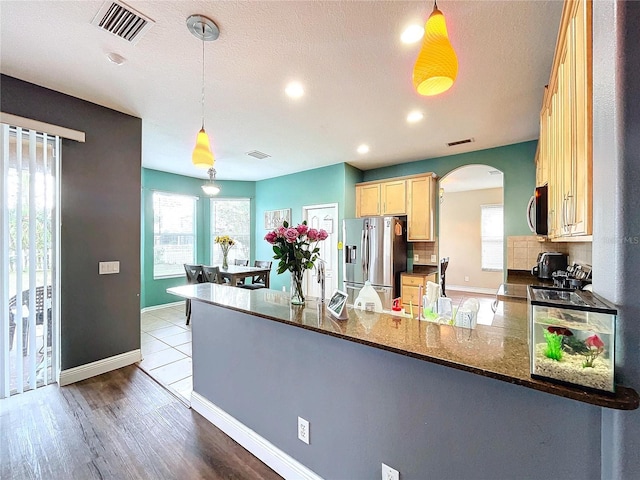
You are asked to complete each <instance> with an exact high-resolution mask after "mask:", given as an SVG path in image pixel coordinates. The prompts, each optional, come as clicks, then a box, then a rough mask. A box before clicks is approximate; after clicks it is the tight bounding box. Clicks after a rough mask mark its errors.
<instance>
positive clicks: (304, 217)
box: [302, 202, 340, 295]
mask: <svg viewBox="0 0 640 480" xmlns="http://www.w3.org/2000/svg"><path fill="white" fill-rule="evenodd" d="M338 207H339V205H338V203H337V202H336V203H319V204H317V205H303V206H302V220H303V221H308V215H309V210H311V209H316V208H333V210H334V213H335V219H336V225H335V233H336V235H337V237H336V248H337V243H339V242H340V230H339V228H340V225H339V224H338V222H339V215H340V212H339V209H338ZM338 268H339V262H338V255H333V261H332V262H331V269H332V270H333V272H334V275H335V288H337V289H339V288H340V273H339V271H338ZM306 282H307V279H306V278H305V283H306ZM332 293H333V290H331V291H325V295H331V294H332Z"/></svg>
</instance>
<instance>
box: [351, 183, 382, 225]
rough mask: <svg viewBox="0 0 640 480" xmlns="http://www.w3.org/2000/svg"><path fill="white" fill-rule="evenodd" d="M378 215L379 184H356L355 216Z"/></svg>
mask: <svg viewBox="0 0 640 480" xmlns="http://www.w3.org/2000/svg"><path fill="white" fill-rule="evenodd" d="M376 215H380V184H379V183H375V184H369V185H356V217H374V216H376Z"/></svg>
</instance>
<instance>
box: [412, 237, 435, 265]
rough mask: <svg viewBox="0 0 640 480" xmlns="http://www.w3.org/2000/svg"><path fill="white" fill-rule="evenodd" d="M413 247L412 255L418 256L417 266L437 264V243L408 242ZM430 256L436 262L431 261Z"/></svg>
mask: <svg viewBox="0 0 640 480" xmlns="http://www.w3.org/2000/svg"><path fill="white" fill-rule="evenodd" d="M410 244H411V245H413V255H414V256H415V255H418V261H415V260H414V261H413V263H417V264H421V263H422V264H425V263H427V264H437V263H438V241H437V240H436V241H435V242H410ZM431 255H435V256H436V261H435V262H432V261H431Z"/></svg>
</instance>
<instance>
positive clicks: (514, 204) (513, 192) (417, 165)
mask: <svg viewBox="0 0 640 480" xmlns="http://www.w3.org/2000/svg"><path fill="white" fill-rule="evenodd" d="M537 145H538V141H537V140H532V141H530V142H523V143H516V144H513V145H507V146H504V147H496V148H489V149H487V150H479V151H477V152H469V153H461V154H459V155H450V156H447V157H438V158H431V159H428V160H420V161H417V162H410V163H403V164H401V165H393V166H390V167H383V168H376V169H375V170H368V171H365V172H364V179H363V181H365V182H368V181H370V180H380V179H384V178H391V177H400V176H403V175H415V174H417V173H423V172H434V173H435V174H436V175H438V177H440V178H441V177H443V176H445V175H446V174H447V173H449V172H451V171H452V170H455V169H456V168H458V167H462V166H464V165H473V164H482V165H489V166H491V167H494V168H496V169H498V170H500V171H501V172H502V173H503V174H504V177H503V179H504V234H505V236H509V235H530V234H531V231H530V230H529V227H528V225H527V219H526V216H525V211H526V208H527V203H528V202H529V198H531V195H533V189H534V188H535V181H536V167H535V164H534V158H535V154H536V147H537Z"/></svg>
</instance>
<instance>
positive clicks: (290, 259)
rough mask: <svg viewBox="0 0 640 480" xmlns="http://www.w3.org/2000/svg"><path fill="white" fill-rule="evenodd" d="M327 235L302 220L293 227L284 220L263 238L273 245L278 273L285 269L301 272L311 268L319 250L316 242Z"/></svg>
mask: <svg viewBox="0 0 640 480" xmlns="http://www.w3.org/2000/svg"><path fill="white" fill-rule="evenodd" d="M328 236H329V234H328V233H327V232H326V231H325V230H322V229H320V230H316V229H315V228H309V227H308V225H307V222H306V221H304V222H302V223H301V224H299V225H298V226H297V227H295V228H294V227H290V226H289V224H288V223H287V222H284V223H283V225H282V226H281V227H278V228H276V229H275V230H272V231H270V232H269V233H267V234H266V235H265V236H264V239H265V240H266V241H267V242H269V243H270V244H271V245H273V253H275V255H274V256H273V258H274V259H275V260H279V264H278V274H280V273H284V272H285V271H286V270H289V271H290V272H303V271H304V270H307V269H311V268H313V266H314V262H315V261H316V260H317V259H318V252H319V251H320V249H319V248H318V247H317V243H318V242H321V241H322V240H326V238H327V237H328Z"/></svg>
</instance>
